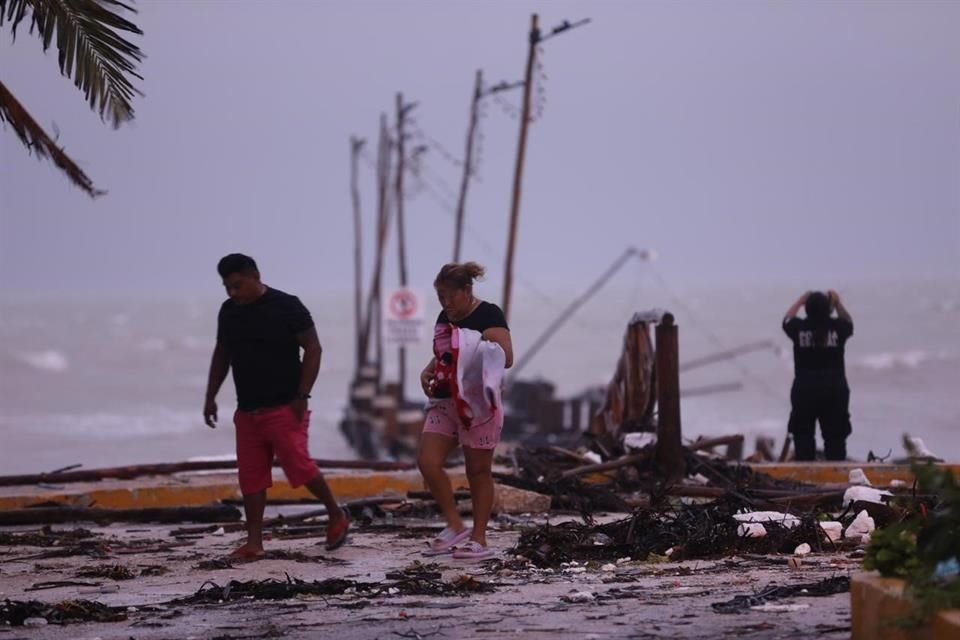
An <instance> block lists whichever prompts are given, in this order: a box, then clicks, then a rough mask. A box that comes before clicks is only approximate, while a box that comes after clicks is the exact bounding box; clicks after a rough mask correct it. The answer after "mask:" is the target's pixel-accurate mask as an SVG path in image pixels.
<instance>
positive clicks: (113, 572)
mask: <svg viewBox="0 0 960 640" xmlns="http://www.w3.org/2000/svg"><path fill="white" fill-rule="evenodd" d="M77 577H79V578H107V579H109V580H133V579H134V578H136V577H137V576H136V574H135V573H134V572H133V571H131V570H130V569H128V568H127V567H125V566H123V565H122V564H113V565H103V566H100V567H91V568H89V569H83V570H81V571H79V572H78V573H77Z"/></svg>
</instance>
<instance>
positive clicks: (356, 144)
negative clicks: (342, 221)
mask: <svg viewBox="0 0 960 640" xmlns="http://www.w3.org/2000/svg"><path fill="white" fill-rule="evenodd" d="M365 142H366V141H365V140H363V139H362V138H357V137H355V136H350V197H351V199H352V200H353V240H354V245H353V276H354V283H353V287H354V289H353V322H354V327H355V331H356V333H355V335H356V341H357V345H356V346H357V369H356V371H357V373H359V372H360V367H362V366H363V365H364V364H366V363H365V362H364V361H365V360H366V357H367V356H366V354H367V345H366V341H365V337H364V335H363V226H362V222H361V215H360V188H359V187H358V186H357V165H358V161H359V159H360V150H361V149H363V145H364V143H365Z"/></svg>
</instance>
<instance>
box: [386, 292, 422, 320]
mask: <svg viewBox="0 0 960 640" xmlns="http://www.w3.org/2000/svg"><path fill="white" fill-rule="evenodd" d="M416 312H417V296H415V295H414V294H413V292H412V291H406V290H401V291H397V292H395V293H394V294H393V295H392V296H390V313H392V314H393V316H394V317H396V318H400V319H401V320H406V319H407V318H411V317H413V315H414V314H416Z"/></svg>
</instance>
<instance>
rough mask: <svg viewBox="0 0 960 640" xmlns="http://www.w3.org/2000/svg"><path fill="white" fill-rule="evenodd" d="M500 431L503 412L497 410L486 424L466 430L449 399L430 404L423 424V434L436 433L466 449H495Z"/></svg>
mask: <svg viewBox="0 0 960 640" xmlns="http://www.w3.org/2000/svg"><path fill="white" fill-rule="evenodd" d="M502 430H503V411H501V410H500V409H499V408H498V409H497V410H496V411H495V412H494V414H493V415H492V416H491V417H490V419H489V420H487V421H486V422H484V423H482V424H478V425H476V426H471V427H469V428H468V427H467V426H466V425H464V424H463V421H462V420H460V416H459V415H457V408H456V405H455V404H454V402H453V400H451V399H444V400H434V401H433V402H431V403H430V406H429V407H427V419H426V420H425V421H424V424H423V433H438V434H440V435H442V436H447V437H448V438H453V439H454V440H456V441H457V442H459V443H460V446H463V447H467V448H468V449H496V448H497V443H498V442H500V432H501V431H502Z"/></svg>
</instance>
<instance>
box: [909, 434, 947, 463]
mask: <svg viewBox="0 0 960 640" xmlns="http://www.w3.org/2000/svg"><path fill="white" fill-rule="evenodd" d="M907 440H909V441H910V445H911V446H912V448H913V452H912V455H913V457H915V458H936V459H938V460H939V458H938V457H937V454H935V453H934V452H933V451H930V449H927V445H926V444H924V442H923V440H922V439H921V438H917V437H914V436H907Z"/></svg>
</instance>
